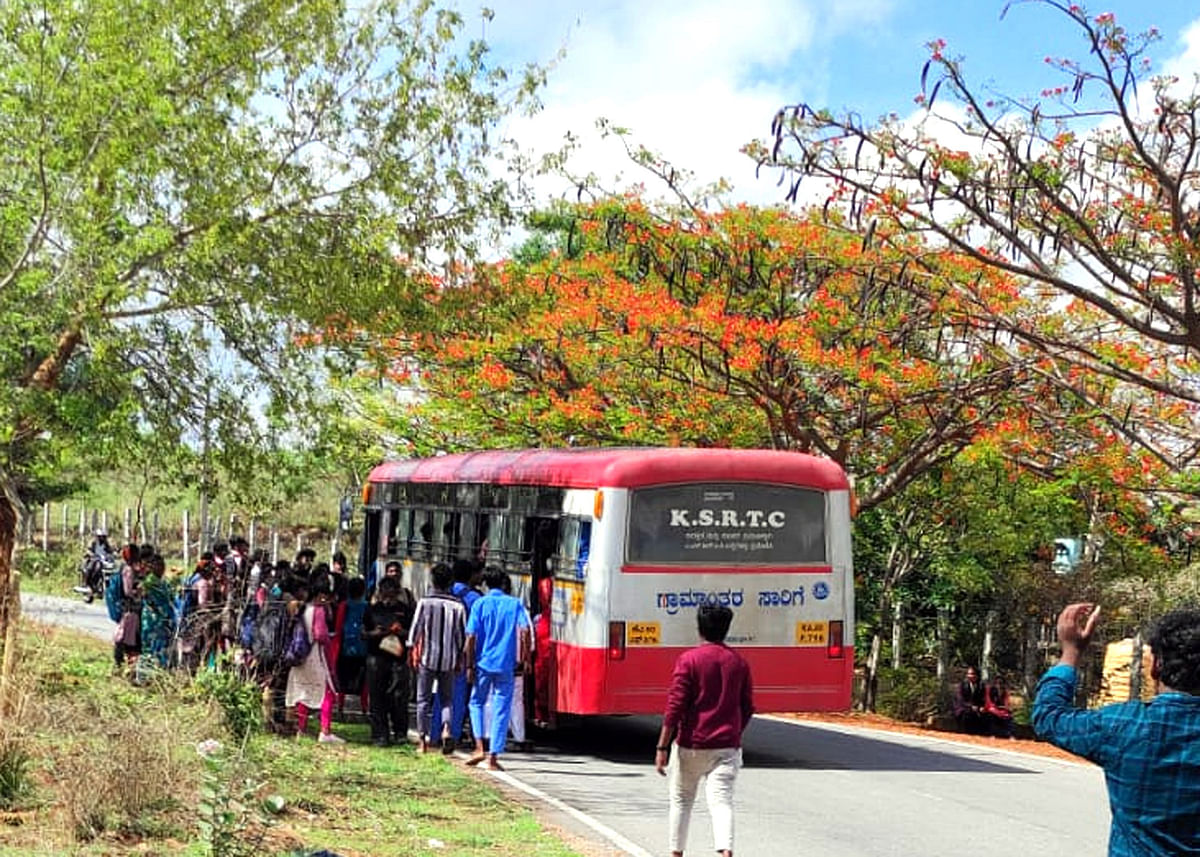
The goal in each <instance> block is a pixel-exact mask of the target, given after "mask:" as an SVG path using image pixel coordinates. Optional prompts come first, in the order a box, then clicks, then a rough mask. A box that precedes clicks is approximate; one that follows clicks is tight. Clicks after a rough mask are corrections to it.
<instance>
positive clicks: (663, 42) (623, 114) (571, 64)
mask: <svg viewBox="0 0 1200 857" xmlns="http://www.w3.org/2000/svg"><path fill="white" fill-rule="evenodd" d="M893 4H894V0H840V2H839V0H740V2H737V3H731V2H729V0H701V2H683V0H655V1H654V2H646V0H641V2H639V0H616V2H608V3H600V2H589V3H586V4H580V5H578V6H575V7H573V6H572V5H571V4H570V3H563V2H558V3H555V2H553V0H497V2H495V3H494V4H493V8H494V9H495V12H496V17H495V19H494V20H493V22H492V23H491V24H490V25H489V26H488V30H487V37H488V40H489V41H490V42H492V43H493V44H494V45H496V46H497V47H498V48H499V51H500V54H501V56H504V57H515V56H519V57H521V59H525V58H530V59H541V60H543V61H544V60H545V59H547V58H549V57H551V56H553V54H554V52H555V51H556V50H557V48H558V47H560V46H562V47H565V49H566V55H565V57H564V59H563V60H562V61H561V63H559V64H558V65H557V66H556V68H555V69H554V70H553V72H552V73H551V76H550V81H549V85H548V87H547V89H546V92H545V93H544V98H543V101H544V103H545V107H544V109H543V110H542V111H541V112H540V113H539V114H537V115H536V116H533V117H529V118H522V119H517V120H513V122H512V124H511V125H510V127H509V128H508V132H509V133H510V134H511V135H512V136H513V137H515V138H516V139H517V140H519V141H520V142H521V143H522V144H523V145H524V146H526V147H527V148H530V149H533V150H535V151H538V152H546V151H552V150H554V149H556V148H557V147H558V146H559V145H560V144H561V142H562V140H563V137H564V135H565V134H566V133H567V132H571V133H572V134H574V135H576V137H577V138H578V141H579V145H578V147H577V150H576V153H575V155H574V156H573V158H572V162H571V164H572V168H573V170H574V172H576V173H577V174H584V173H588V172H592V173H595V174H596V175H597V176H598V177H600V178H601V179H602V180H604V181H605V183H606V185H607V186H608V187H610V188H617V187H624V186H627V185H628V184H629V183H631V182H634V181H651V177H650V176H649V174H647V173H644V172H641V171H639V170H637V169H636V168H635V167H633V165H632V164H630V163H629V161H628V160H627V158H626V156H625V152H624V148H623V147H622V145H621V144H620V142H619V141H617V140H614V139H608V140H601V139H600V136H599V134H598V133H597V132H596V130H595V123H596V120H597V119H598V118H600V117H604V118H606V119H608V120H610V121H611V122H612V123H613V124H614V125H617V126H621V127H624V128H627V129H629V131H630V138H631V140H632V141H633V142H634V143H635V144H641V145H645V146H646V147H647V148H649V149H651V150H654V151H656V152H659V153H661V154H662V155H663V156H664V157H665V158H666V159H667V160H668V161H669V162H671V163H672V164H674V165H675V166H677V167H681V168H684V169H688V170H691V171H692V172H694V173H695V174H696V176H697V178H698V180H699V181H701V182H710V181H715V180H716V179H718V178H727V179H729V180H730V181H732V182H733V184H734V186H735V190H736V194H735V195H736V197H737V198H741V199H746V200H749V201H756V202H779V201H780V200H781V198H782V193H781V192H780V190H779V189H778V188H776V187H775V185H774V182H773V181H771V180H770V179H768V178H764V179H763V180H761V181H758V182H755V180H754V167H753V164H752V163H751V162H750V161H749V159H747V158H746V157H745V156H743V155H741V154H740V153H739V149H740V148H741V146H742V145H744V144H745V143H746V142H747V141H749V140H750V139H752V138H754V137H759V136H763V135H765V134H766V132H767V130H768V128H769V126H770V122H771V117H772V116H773V115H774V112H775V110H776V109H777V108H778V107H779V106H780V105H782V104H784V103H788V102H792V101H795V100H796V99H797V98H804V99H806V100H810V101H816V102H821V101H823V100H824V96H825V83H824V81H826V80H827V79H828V69H827V67H826V60H824V59H822V56H823V55H824V53H825V52H824V50H823V49H822V47H821V45H820V44H818V41H820V42H828V41H829V40H830V39H832V38H833V37H834V36H836V35H837V34H838V33H841V32H845V31H846V30H847V29H848V28H851V27H863V26H869V25H871V24H873V23H878V22H880V21H881V20H883V18H885V17H886V15H887V13H888V12H889V10H890V9H891V8H892V6H893ZM530 50H533V51H537V52H538V53H537V54H534V55H532V56H531V55H530V53H529V51H530ZM618 174H620V175H622V176H623V181H622V182H620V183H617V182H615V181H614V177H615V176H616V175H618ZM543 190H544V191H546V192H551V186H550V185H549V184H547V185H544V186H543ZM557 192H558V193H563V192H569V191H567V190H566V189H565V188H564V187H563V186H562V184H561V183H559V184H558V185H557Z"/></svg>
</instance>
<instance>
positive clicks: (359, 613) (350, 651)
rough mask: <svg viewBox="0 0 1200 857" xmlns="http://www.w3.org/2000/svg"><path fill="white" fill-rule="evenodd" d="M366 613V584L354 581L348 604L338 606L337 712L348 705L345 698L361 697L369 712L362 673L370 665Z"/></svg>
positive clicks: (351, 585) (336, 626)
mask: <svg viewBox="0 0 1200 857" xmlns="http://www.w3.org/2000/svg"><path fill="white" fill-rule="evenodd" d="M366 612H367V583H366V581H365V580H363V579H362V578H361V577H352V578H350V580H349V581H348V582H347V584H346V600H345V601H343V602H341V603H340V604H338V606H337V620H336V622H335V623H334V624H335V635H336V637H337V639H338V643H339V644H338V656H337V686H338V690H339V691H340V693H338V695H337V703H338V712H339V713H340V712H341V711H342V710H343V709H344V708H345V705H346V694H347V693H350V694H358V696H359V698H360V699H361V700H362V710H363V711H364V712H365V711H367V700H366V698H365V694H364V689H363V669H364V667H365V666H366V662H367V644H366V640H365V639H364V638H363V616H364V615H365V614H366Z"/></svg>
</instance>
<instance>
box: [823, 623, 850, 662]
mask: <svg viewBox="0 0 1200 857" xmlns="http://www.w3.org/2000/svg"><path fill="white" fill-rule="evenodd" d="M842 628H843V625H842V620H841V619H834V620H833V621H832V622H830V623H829V642H828V643H827V644H826V647H825V653H826V654H827V655H828V656H829V657H831V658H843V657H845V656H846V651H845V649H844V648H843V647H842Z"/></svg>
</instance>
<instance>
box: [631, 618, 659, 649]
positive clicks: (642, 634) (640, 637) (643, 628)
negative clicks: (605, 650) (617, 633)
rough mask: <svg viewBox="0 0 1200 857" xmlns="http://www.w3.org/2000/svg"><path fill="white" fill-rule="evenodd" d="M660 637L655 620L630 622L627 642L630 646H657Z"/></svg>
mask: <svg viewBox="0 0 1200 857" xmlns="http://www.w3.org/2000/svg"><path fill="white" fill-rule="evenodd" d="M661 639H662V635H661V630H660V626H659V624H658V623H657V622H630V623H629V632H628V643H629V645H631V646H657V645H658V644H659V642H660V641H661Z"/></svg>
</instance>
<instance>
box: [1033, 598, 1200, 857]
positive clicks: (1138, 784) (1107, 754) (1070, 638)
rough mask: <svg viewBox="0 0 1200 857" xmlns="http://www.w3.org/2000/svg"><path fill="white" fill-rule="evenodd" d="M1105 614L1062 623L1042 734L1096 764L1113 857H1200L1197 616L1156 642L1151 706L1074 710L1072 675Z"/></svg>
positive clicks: (1171, 625)
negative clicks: (1105, 796)
mask: <svg viewBox="0 0 1200 857" xmlns="http://www.w3.org/2000/svg"><path fill="white" fill-rule="evenodd" d="M1099 615H1100V608H1099V607H1098V606H1096V605H1094V604H1072V605H1070V606H1068V607H1067V608H1066V609H1064V610H1063V612H1062V613H1061V614H1059V617H1058V640H1059V643H1061V645H1062V658H1061V659H1060V660H1059V662H1058V665H1057V666H1054V667H1051V669H1050V670H1049V671H1048V672H1047V673H1046V674H1045V675H1044V676H1043V677H1042V680H1041V681H1040V682H1039V683H1038V689H1037V698H1036V700H1035V701H1034V704H1033V725H1034V728H1035V729H1036V730H1037V733H1038V735H1040V736H1042V737H1043V738H1045V739H1047V740H1048V741H1050V742H1051V743H1052V744H1055V745H1057V746H1059V747H1062V748H1063V749H1064V750H1069V751H1070V752H1072V753H1075V754H1076V755H1079V756H1083V757H1084V758H1086V759H1090V760H1091V761H1093V762H1095V763H1096V764H1098V765H1099V766H1100V767H1102V768H1103V769H1104V776H1105V779H1106V780H1107V782H1108V802H1109V807H1110V809H1111V810H1112V825H1111V827H1110V828H1109V834H1108V853H1109V855H1111V857H1126V855H1139V857H1141V855H1163V857H1166V855H1180V854H1200V610H1173V611H1171V612H1170V613H1167V614H1166V615H1164V616H1163V617H1162V618H1161V619H1159V621H1158V622H1157V623H1156V624H1155V625H1154V627H1153V628H1152V629H1151V631H1150V634H1149V638H1148V639H1149V642H1150V650H1151V653H1152V654H1153V657H1154V662H1153V666H1152V667H1151V669H1150V675H1151V677H1153V679H1154V680H1155V683H1156V689H1157V691H1158V694H1157V695H1156V696H1155V697H1154V699H1153V700H1151V701H1150V702H1145V703H1144V702H1139V701H1135V702H1120V703H1116V704H1114V705H1106V706H1104V707H1103V708H1098V709H1095V710H1092V711H1087V710H1082V709H1077V708H1075V704H1074V697H1075V670H1076V666H1077V665H1078V663H1079V660H1080V657H1081V656H1082V654H1083V652H1084V650H1085V649H1086V648H1087V645H1088V643H1089V642H1091V639H1092V632H1093V631H1094V630H1095V627H1096V620H1097V619H1098V618H1099Z"/></svg>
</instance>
